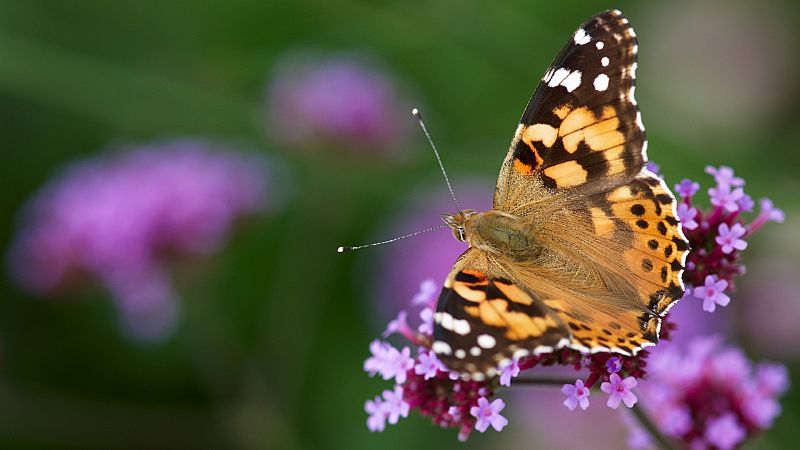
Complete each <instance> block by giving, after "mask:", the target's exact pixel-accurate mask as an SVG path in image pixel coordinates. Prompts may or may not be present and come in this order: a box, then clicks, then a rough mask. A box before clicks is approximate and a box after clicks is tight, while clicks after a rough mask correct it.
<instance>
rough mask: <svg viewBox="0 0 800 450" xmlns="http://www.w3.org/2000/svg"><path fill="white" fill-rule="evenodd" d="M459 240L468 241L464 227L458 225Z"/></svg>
mask: <svg viewBox="0 0 800 450" xmlns="http://www.w3.org/2000/svg"><path fill="white" fill-rule="evenodd" d="M458 240H459V241H461V242H466V240H467V237H466V235H465V234H464V228H462V227H458Z"/></svg>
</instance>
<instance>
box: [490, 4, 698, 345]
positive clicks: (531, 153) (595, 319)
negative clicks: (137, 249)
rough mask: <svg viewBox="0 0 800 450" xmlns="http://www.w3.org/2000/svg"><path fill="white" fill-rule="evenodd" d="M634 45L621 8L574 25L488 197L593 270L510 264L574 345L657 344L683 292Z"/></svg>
mask: <svg viewBox="0 0 800 450" xmlns="http://www.w3.org/2000/svg"><path fill="white" fill-rule="evenodd" d="M637 49H638V46H637V41H636V35H635V33H634V31H633V29H632V28H631V27H630V25H629V24H628V21H627V19H625V18H624V17H623V16H622V14H621V13H620V12H619V11H616V10H615V11H607V12H603V13H600V14H598V15H596V16H593V17H591V18H590V19H589V20H587V21H586V22H585V23H584V24H582V25H581V26H580V27H579V28H578V30H577V31H576V32H575V33H574V34H573V35H572V37H571V38H570V39H569V40H568V41H567V43H566V44H565V45H564V47H563V48H562V50H561V51H560V53H559V54H558V56H557V57H556V59H555V61H554V62H553V64H552V65H551V66H550V68H549V69H548V70H547V72H546V73H545V76H544V78H543V79H542V80H541V82H540V83H539V85H538V87H537V89H536V91H535V92H534V94H533V97H532V98H531V100H530V101H529V102H528V105H527V107H526V108H525V112H524V113H523V115H522V119H521V121H520V124H519V127H518V128H517V131H516V133H515V136H514V139H513V140H512V143H511V146H510V148H509V151H508V154H507V155H506V158H505V160H504V162H503V166H502V168H501V172H500V176H499V178H498V181H497V189H496V192H495V197H494V208H495V209H497V210H500V211H506V212H509V213H511V214H514V215H516V216H518V217H522V218H524V219H526V220H530V221H531V222H532V223H534V225H535V227H534V228H535V229H536V230H537V231H536V232H537V238H538V240H539V242H540V243H541V244H542V245H543V246H545V247H546V248H551V249H554V250H556V251H557V253H558V255H561V256H563V257H566V261H567V262H568V264H566V266H569V267H571V268H574V267H579V268H581V270H582V271H583V272H584V273H585V274H588V275H586V276H584V277H583V278H581V279H582V280H583V282H584V285H580V283H578V281H576V277H574V276H573V277H572V278H568V279H565V280H563V279H562V280H559V279H558V275H559V274H562V273H563V272H564V267H565V263H564V261H561V260H557V261H556V262H552V261H551V262H548V261H544V263H540V264H530V265H527V266H526V265H522V266H519V267H513V268H510V269H509V270H510V271H511V272H513V273H515V274H517V277H518V280H519V282H520V283H521V284H524V285H526V286H531V288H532V289H534V290H535V291H536V293H537V295H538V297H539V298H540V299H541V300H542V302H543V303H544V304H545V305H546V306H549V307H550V308H551V309H552V310H553V311H554V312H555V313H556V314H557V315H558V316H559V318H561V320H562V321H563V322H564V323H565V324H567V326H568V327H569V328H570V331H571V333H572V338H571V339H572V341H571V343H570V346H572V347H573V348H576V349H581V350H586V351H608V350H610V351H616V352H620V353H624V354H631V353H635V352H636V351H637V350H638V349H640V348H642V347H644V346H646V345H650V344H653V343H655V342H656V341H657V339H658V331H659V327H660V321H661V317H662V316H663V315H664V314H665V313H666V311H667V310H668V309H669V308H670V307H671V306H672V305H673V304H674V303H675V302H676V301H678V300H679V299H680V298H681V297H682V296H683V292H684V287H683V282H682V279H681V278H682V274H683V266H684V264H685V260H686V256H687V254H688V251H689V246H688V241H687V240H686V238H685V236H684V235H683V233H682V231H681V227H680V224H679V221H678V219H677V214H676V211H675V209H676V202H675V199H674V196H673V195H672V193H671V192H670V190H669V188H668V187H667V186H666V184H665V183H664V182H663V180H661V179H659V178H658V177H657V176H656V175H654V174H653V173H651V172H649V171H648V170H647V169H646V168H645V167H644V166H645V163H646V162H647V155H646V149H647V140H646V137H645V132H644V126H643V124H642V120H641V114H640V113H639V110H638V107H637V104H636V100H635V99H634V90H635V74H636V52H637ZM548 264H550V265H551V266H552V267H548ZM548 272H549V274H548ZM543 274H548V275H546V276H542V275H543ZM587 279H589V280H590V282H586V280H587Z"/></svg>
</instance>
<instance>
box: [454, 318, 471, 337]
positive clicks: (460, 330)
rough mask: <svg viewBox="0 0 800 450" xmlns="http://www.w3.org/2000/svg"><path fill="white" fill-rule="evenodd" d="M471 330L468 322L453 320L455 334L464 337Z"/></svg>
mask: <svg viewBox="0 0 800 450" xmlns="http://www.w3.org/2000/svg"><path fill="white" fill-rule="evenodd" d="M470 331H471V328H470V326H469V322H467V321H466V320H463V319H462V320H459V319H453V332H454V333H457V334H460V335H462V336H464V335H467V334H469V332H470Z"/></svg>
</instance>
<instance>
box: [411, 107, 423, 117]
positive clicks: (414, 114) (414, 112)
mask: <svg viewBox="0 0 800 450" xmlns="http://www.w3.org/2000/svg"><path fill="white" fill-rule="evenodd" d="M411 115H413V116H414V117H420V116H421V114H420V113H419V109H417V108H412V109H411Z"/></svg>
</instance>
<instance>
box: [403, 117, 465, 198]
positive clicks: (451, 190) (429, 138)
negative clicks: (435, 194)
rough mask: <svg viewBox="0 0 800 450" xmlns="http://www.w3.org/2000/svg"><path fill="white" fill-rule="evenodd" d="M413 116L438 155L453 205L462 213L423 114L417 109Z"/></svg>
mask: <svg viewBox="0 0 800 450" xmlns="http://www.w3.org/2000/svg"><path fill="white" fill-rule="evenodd" d="M411 114H412V115H414V117H416V118H417V122H419V126H420V128H422V132H423V133H425V137H426V138H428V142H429V143H430V144H431V148H432V149H433V154H434V155H436V161H438V162H439V168H440V169H442V175H444V181H445V183H447V189H448V190H450V196H451V197H452V198H453V203H454V204H455V205H456V209H457V210H458V212H461V207H460V206H459V205H458V200H456V194H455V193H454V192H453V186H451V185H450V178H448V177H447V172H445V170H444V164H442V158H441V156H439V150H436V145H435V144H434V143H433V139H431V135H430V134H429V133H428V127H426V126H425V121H423V120H422V114H421V113H420V112H419V109H417V108H414V109H412V110H411Z"/></svg>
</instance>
